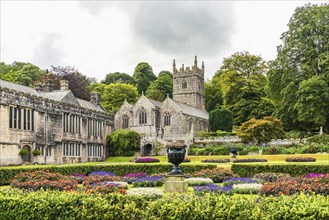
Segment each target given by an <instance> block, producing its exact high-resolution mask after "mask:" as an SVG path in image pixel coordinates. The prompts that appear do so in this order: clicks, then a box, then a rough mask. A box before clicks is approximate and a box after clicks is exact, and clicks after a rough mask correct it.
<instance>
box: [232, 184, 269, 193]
mask: <svg viewBox="0 0 329 220" xmlns="http://www.w3.org/2000/svg"><path fill="white" fill-rule="evenodd" d="M262 186H263V185H262V184H260V183H246V184H235V185H233V192H234V193H239V194H258V193H259V192H260V190H261V188H262Z"/></svg>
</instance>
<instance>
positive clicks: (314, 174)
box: [305, 173, 329, 178]
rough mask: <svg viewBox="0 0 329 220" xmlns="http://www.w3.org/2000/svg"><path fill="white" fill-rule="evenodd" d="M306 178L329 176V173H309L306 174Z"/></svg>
mask: <svg viewBox="0 0 329 220" xmlns="http://www.w3.org/2000/svg"><path fill="white" fill-rule="evenodd" d="M305 178H329V174H328V173H327V174H323V173H309V174H307V175H305Z"/></svg>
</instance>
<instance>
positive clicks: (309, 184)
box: [261, 177, 329, 196]
mask: <svg viewBox="0 0 329 220" xmlns="http://www.w3.org/2000/svg"><path fill="white" fill-rule="evenodd" d="M300 192H304V193H307V194H309V193H315V194H322V195H329V178H302V177H295V178H280V179H278V180H277V181H275V182H272V183H271V182H266V183H265V184H264V185H263V187H262V189H261V194H262V195H266V196H269V195H276V196H277V195H281V194H285V195H293V194H296V193H300Z"/></svg>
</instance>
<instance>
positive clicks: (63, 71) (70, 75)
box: [51, 66, 90, 100]
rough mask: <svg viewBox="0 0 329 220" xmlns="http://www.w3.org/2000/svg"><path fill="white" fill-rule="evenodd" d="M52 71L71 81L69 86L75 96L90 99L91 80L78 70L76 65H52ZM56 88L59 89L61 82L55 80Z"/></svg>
mask: <svg viewBox="0 0 329 220" xmlns="http://www.w3.org/2000/svg"><path fill="white" fill-rule="evenodd" d="M51 72H53V73H54V74H55V75H57V76H59V78H60V79H64V80H67V81H68V82H69V88H70V90H71V91H72V93H73V94H74V96H75V97H77V98H80V99H84V100H90V89H89V85H90V82H89V81H88V78H87V77H86V76H85V75H83V74H82V73H80V72H79V71H78V70H76V69H75V68H74V67H70V66H66V67H61V66H58V67H55V66H51ZM54 84H55V86H54V88H55V89H59V82H58V81H57V82H54Z"/></svg>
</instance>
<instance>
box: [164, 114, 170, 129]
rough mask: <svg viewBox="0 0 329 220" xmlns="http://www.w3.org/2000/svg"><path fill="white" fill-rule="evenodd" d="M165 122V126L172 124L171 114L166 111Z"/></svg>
mask: <svg viewBox="0 0 329 220" xmlns="http://www.w3.org/2000/svg"><path fill="white" fill-rule="evenodd" d="M163 124H164V126H168V125H171V114H170V113H168V112H166V113H164V115H163Z"/></svg>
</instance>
